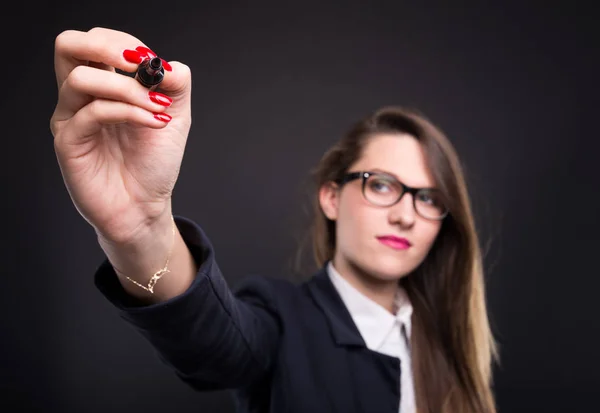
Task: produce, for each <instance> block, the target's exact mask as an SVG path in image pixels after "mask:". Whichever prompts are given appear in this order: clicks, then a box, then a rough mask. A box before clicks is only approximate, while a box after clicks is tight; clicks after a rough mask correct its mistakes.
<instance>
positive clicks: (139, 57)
mask: <svg viewBox="0 0 600 413" xmlns="http://www.w3.org/2000/svg"><path fill="white" fill-rule="evenodd" d="M123 57H124V58H125V60H127V61H128V62H130V63H142V61H143V60H144V58H145V55H143V54H141V53H140V52H138V51H135V50H129V49H125V50H123Z"/></svg>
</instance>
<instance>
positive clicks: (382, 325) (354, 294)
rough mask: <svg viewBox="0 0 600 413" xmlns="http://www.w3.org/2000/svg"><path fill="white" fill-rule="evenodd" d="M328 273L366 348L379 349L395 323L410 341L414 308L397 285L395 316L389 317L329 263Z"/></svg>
mask: <svg viewBox="0 0 600 413" xmlns="http://www.w3.org/2000/svg"><path fill="white" fill-rule="evenodd" d="M327 273H328V275H329V278H330V279H331V282H332V284H333V285H334V287H335V288H336V290H337V291H338V293H339V295H340V297H341V298H342V301H343V302H344V304H345V305H346V308H347V309H348V312H349V313H350V315H351V316H352V319H353V320H354V323H355V324H356V327H357V328H358V330H359V331H360V333H361V335H362V337H363V339H364V340H365V343H366V344H367V346H368V347H371V348H379V347H380V346H381V344H382V343H383V342H384V340H385V339H386V338H387V336H388V335H389V334H390V332H391V330H392V328H393V327H394V325H395V324H396V323H399V325H400V326H403V327H404V329H405V331H406V336H407V339H408V340H410V334H411V316H412V311H413V307H412V304H411V302H410V299H409V297H408V294H407V293H406V291H405V290H404V289H403V288H402V287H400V286H398V293H397V295H396V301H395V307H396V314H391V313H390V312H389V311H387V310H386V309H385V308H383V307H382V306H381V305H379V304H377V303H376V302H374V301H373V300H371V299H370V298H368V297H366V296H365V295H364V294H362V293H361V292H360V291H358V290H357V289H356V288H354V287H353V286H352V285H351V284H350V283H349V282H348V281H346V280H345V279H344V278H343V277H342V276H341V275H340V273H339V272H338V271H337V270H336V269H335V268H334V266H333V263H332V262H331V261H329V262H328V263H327Z"/></svg>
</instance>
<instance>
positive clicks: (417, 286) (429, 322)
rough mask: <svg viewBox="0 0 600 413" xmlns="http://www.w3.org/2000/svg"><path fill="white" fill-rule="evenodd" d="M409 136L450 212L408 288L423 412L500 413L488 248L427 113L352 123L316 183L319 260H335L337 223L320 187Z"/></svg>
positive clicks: (401, 111)
mask: <svg viewBox="0 0 600 413" xmlns="http://www.w3.org/2000/svg"><path fill="white" fill-rule="evenodd" d="M384 133H385V134H389V133H392V134H400V133H402V134H408V135H411V136H413V137H414V138H415V139H417V140H418V141H419V142H420V143H421V145H422V146H423V148H424V152H425V154H426V155H425V156H426V159H427V164H428V167H429V169H430V170H431V173H432V175H433V177H434V180H435V183H436V185H437V187H438V188H439V189H440V190H441V191H442V194H443V195H444V198H445V199H446V200H447V206H448V209H449V215H448V216H447V217H446V218H445V220H444V221H443V223H442V227H441V229H440V232H439V234H438V237H437V239H436V241H435V243H434V245H433V246H432V248H431V250H430V252H429V254H428V255H427V257H426V258H425V260H424V261H423V263H422V264H421V265H420V266H419V267H418V268H417V269H416V270H415V271H414V272H413V273H411V274H410V275H409V276H407V277H403V278H402V280H401V284H402V286H403V287H404V288H406V290H407V292H408V294H409V296H410V298H411V300H412V304H413V306H414V312H413V325H414V327H413V334H412V336H411V348H412V354H413V359H412V363H413V374H414V380H415V392H416V400H417V409H418V411H419V413H445V412H448V413H450V412H451V413H495V412H496V407H495V401H494V395H493V391H492V363H493V362H494V361H499V357H498V348H497V343H496V342H495V340H494V337H493V335H492V331H491V328H490V324H489V321H488V315H487V309H486V299H485V286H484V276H483V266H482V256H481V249H480V246H479V239H478V234H477V232H476V228H475V223H474V218H473V213H472V210H471V201H470V198H469V195H468V192H467V184H466V182H465V178H464V174H463V171H462V166H461V163H460V161H459V158H458V156H457V154H456V151H455V149H454V147H453V145H452V144H451V143H450V141H449V140H448V138H447V137H446V136H445V134H444V133H443V132H442V131H441V130H440V129H439V128H438V127H436V126H435V125H434V124H433V123H432V122H431V121H429V120H428V119H427V118H426V117H425V116H423V115H422V114H421V113H419V112H417V111H414V110H409V109H406V108H401V107H384V108H381V109H379V110H377V111H375V112H374V113H372V114H371V115H370V116H368V117H366V118H364V119H362V120H360V121H359V122H357V123H356V124H354V125H353V126H352V128H351V129H350V130H349V131H348V133H347V134H346V135H345V136H343V137H342V139H340V140H339V141H338V142H337V143H336V144H335V145H334V146H333V147H332V148H330V149H329V150H328V151H327V152H326V153H325V154H324V156H323V157H322V159H321V161H320V162H319V164H318V165H317V167H316V168H315V169H314V171H313V174H312V178H313V185H315V186H316V190H314V191H313V199H312V203H313V205H312V209H313V211H312V214H313V217H312V224H311V227H310V234H311V238H312V255H313V258H314V261H315V264H316V265H317V266H318V267H321V266H323V265H324V264H325V263H326V262H327V261H328V260H331V259H333V256H334V253H335V248H336V245H335V222H334V221H331V220H329V219H327V217H326V216H325V215H324V213H323V211H322V210H321V206H320V203H319V198H318V188H320V187H321V186H322V185H325V184H326V183H328V182H332V181H336V180H337V179H339V178H341V177H342V176H343V175H344V173H346V172H347V171H348V169H349V168H350V167H351V166H352V165H353V164H354V163H355V162H356V161H357V160H358V159H359V157H360V156H361V154H362V151H363V148H364V147H365V144H366V143H367V142H368V140H369V138H371V137H373V136H376V135H378V134H384Z"/></svg>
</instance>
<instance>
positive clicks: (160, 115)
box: [154, 113, 173, 122]
mask: <svg viewBox="0 0 600 413" xmlns="http://www.w3.org/2000/svg"><path fill="white" fill-rule="evenodd" d="M154 119H158V120H162V121H163V122H169V121H170V120H171V119H173V118H172V117H171V116H170V115H167V114H166V113H155V114H154Z"/></svg>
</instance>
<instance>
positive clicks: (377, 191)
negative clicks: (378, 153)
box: [337, 171, 448, 220]
mask: <svg viewBox="0 0 600 413" xmlns="http://www.w3.org/2000/svg"><path fill="white" fill-rule="evenodd" d="M359 178H362V194H363V196H364V198H365V199H366V200H367V201H368V202H370V203H371V204H373V205H377V206H382V207H388V206H392V205H394V204H396V203H398V202H400V200H401V199H402V197H403V196H404V194H405V193H407V192H408V193H410V194H411V195H412V197H413V207H414V208H415V211H416V212H417V214H419V215H420V216H422V217H423V218H425V219H430V220H441V219H444V218H445V217H446V215H448V208H447V207H446V206H445V204H444V202H443V197H442V194H441V193H440V191H438V190H437V189H434V188H411V187H409V186H407V185H404V184H403V183H402V182H400V181H398V180H397V179H396V178H394V177H393V176H391V175H389V174H385V173H378V172H362V171H361V172H350V173H348V174H346V175H344V176H343V177H342V178H341V179H339V180H338V181H337V183H338V184H339V185H344V184H346V183H348V182H350V181H353V180H355V179H359Z"/></svg>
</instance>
